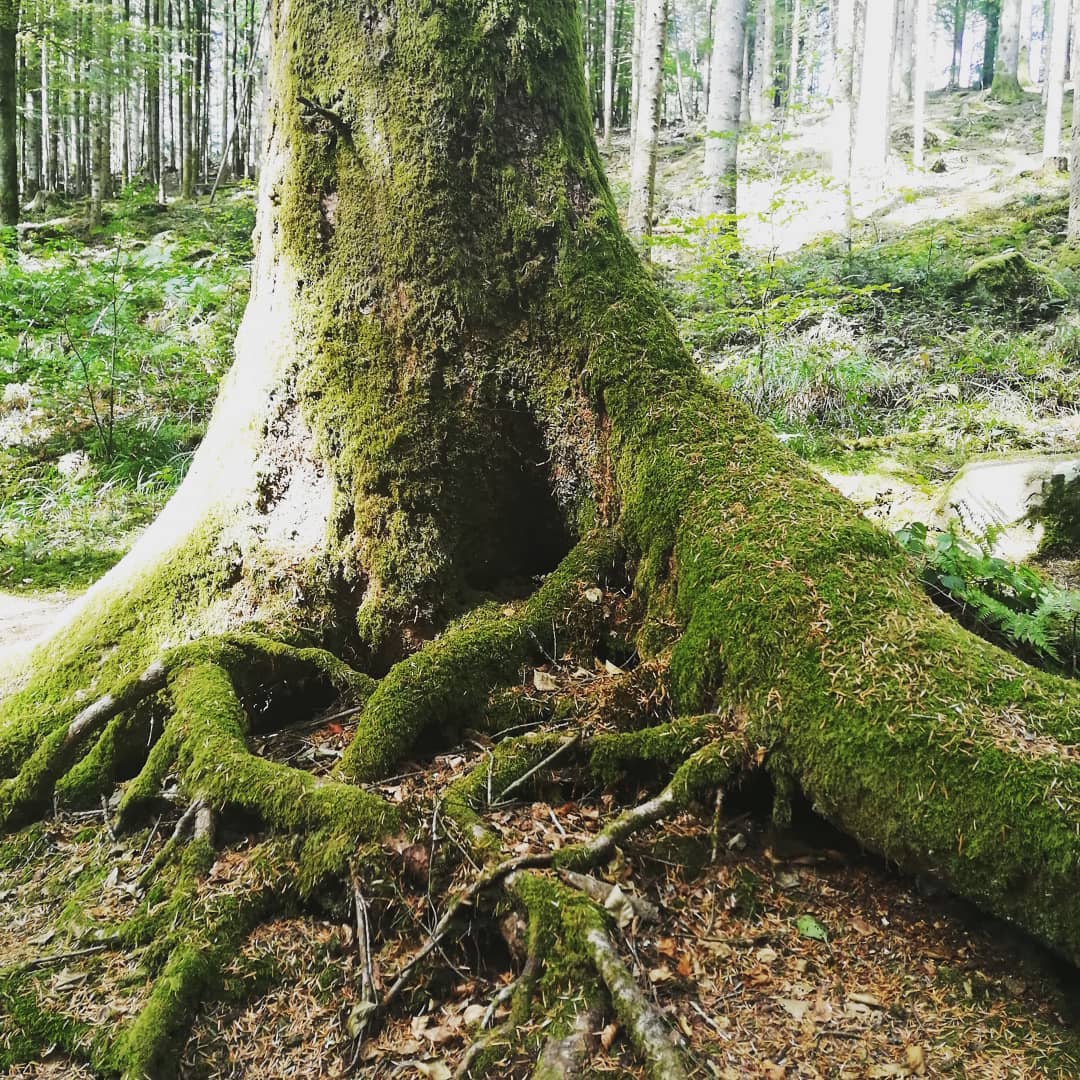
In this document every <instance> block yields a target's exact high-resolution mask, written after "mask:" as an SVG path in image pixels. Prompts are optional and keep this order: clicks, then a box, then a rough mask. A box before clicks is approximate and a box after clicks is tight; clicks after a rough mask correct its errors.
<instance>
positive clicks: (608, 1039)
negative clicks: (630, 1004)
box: [600, 1024, 619, 1050]
mask: <svg viewBox="0 0 1080 1080" xmlns="http://www.w3.org/2000/svg"><path fill="white" fill-rule="evenodd" d="M618 1035H619V1025H618V1024H608V1026H607V1027H606V1028H604V1030H603V1031H601V1032H600V1045H601V1046H602V1047H603V1048H604V1049H605V1050H610V1049H611V1047H612V1044H613V1043H614V1042H615V1040H616V1038H617V1037H618Z"/></svg>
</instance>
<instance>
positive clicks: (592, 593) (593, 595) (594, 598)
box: [585, 585, 604, 604]
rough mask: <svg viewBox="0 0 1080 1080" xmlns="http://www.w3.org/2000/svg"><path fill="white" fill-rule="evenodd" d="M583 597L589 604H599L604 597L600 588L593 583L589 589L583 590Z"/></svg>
mask: <svg viewBox="0 0 1080 1080" xmlns="http://www.w3.org/2000/svg"><path fill="white" fill-rule="evenodd" d="M585 599H586V600H588V601H589V603H590V604H599V603H600V601H601V600H603V599H604V593H603V591H602V590H601V589H598V588H597V587H596V586H595V585H594V586H593V587H592V588H591V589H586V590H585Z"/></svg>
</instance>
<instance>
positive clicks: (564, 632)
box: [340, 535, 615, 781]
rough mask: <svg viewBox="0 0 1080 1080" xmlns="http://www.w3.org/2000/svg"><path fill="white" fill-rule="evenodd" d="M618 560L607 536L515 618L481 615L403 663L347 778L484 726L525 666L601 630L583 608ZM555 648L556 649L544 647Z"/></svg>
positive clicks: (377, 703) (362, 734) (345, 767)
mask: <svg viewBox="0 0 1080 1080" xmlns="http://www.w3.org/2000/svg"><path fill="white" fill-rule="evenodd" d="M614 558H615V547H614V544H613V542H612V541H611V539H610V538H609V537H607V536H605V535H595V536H592V537H589V538H588V539H587V540H583V541H582V542H581V543H579V544H578V545H577V547H575V548H574V550H573V551H571V552H570V554H569V555H567V557H566V558H565V559H564V560H563V562H562V564H561V565H560V566H559V568H558V569H557V570H555V571H554V573H552V574H550V575H549V576H548V578H547V580H546V581H545V582H544V584H543V585H542V586H541V587H540V589H539V590H538V591H537V592H536V594H535V595H534V596H533V597H532V598H531V599H530V600H529V601H528V602H527V603H526V604H525V605H524V607H523V609H522V610H521V611H519V612H517V613H514V614H510V615H508V614H506V613H505V612H504V611H503V610H502V609H500V608H491V609H489V608H485V609H481V610H480V611H479V612H474V613H472V614H471V615H469V616H468V617H467V618H465V619H463V620H462V621H461V622H459V623H458V624H456V625H455V626H453V627H451V628H450V629H449V630H447V631H446V633H445V634H443V635H442V637H440V638H438V639H437V640H435V641H432V642H430V643H429V644H428V645H426V646H425V647H424V648H422V649H421V650H420V651H419V652H417V653H415V654H414V655H413V656H410V657H409V658H408V659H406V660H403V661H401V662H400V663H399V664H397V665H396V666H395V667H394V668H392V669H391V670H390V672H389V673H388V674H387V675H386V677H385V678H384V679H383V680H382V682H381V683H379V686H378V689H377V690H376V691H375V693H374V694H373V695H372V697H371V700H370V701H369V702H368V705H367V708H366V709H365V710H364V712H363V713H362V715H361V717H360V725H359V727H358V728H357V731H356V735H355V737H354V738H353V741H352V743H351V744H350V745H349V748H348V749H347V751H346V752H345V754H344V756H343V757H342V759H341V763H340V772H341V775H342V776H343V777H346V778H348V779H352V780H359V781H373V780H378V779H380V778H381V777H383V776H387V775H389V773H390V772H391V771H392V770H393V768H394V766H395V765H396V764H397V763H398V762H399V761H401V759H402V758H403V757H404V756H405V755H406V754H408V753H409V752H410V751H411V750H412V748H413V747H414V746H415V745H416V743H417V740H418V739H419V738H420V737H421V736H422V735H423V734H424V732H428V731H431V732H437V733H438V736H439V738H440V739H447V738H448V737H449V735H450V734H451V733H453V732H458V731H461V730H462V729H463V728H464V727H466V726H469V725H473V726H475V725H476V724H477V723H478V720H479V717H480V714H481V712H482V711H483V708H484V706H485V704H486V703H487V701H488V698H489V697H490V695H491V691H492V689H493V688H494V687H496V686H500V685H505V684H506V683H509V682H513V681H514V680H515V679H516V678H517V676H518V673H519V667H520V665H521V664H522V663H524V662H525V660H526V659H527V658H528V657H530V656H537V655H538V654H541V652H542V651H547V652H549V653H550V652H552V651H558V649H559V643H558V641H557V639H558V638H559V637H560V636H561V637H562V644H563V645H565V644H569V643H570V642H571V641H572V640H575V639H576V638H579V637H580V636H581V634H582V632H583V626H584V627H589V628H591V629H593V630H595V619H596V612H595V609H594V605H591V604H588V602H584V603H583V602H582V596H583V593H584V591H585V589H586V588H588V587H589V586H591V585H595V584H596V582H597V581H598V580H601V579H602V578H603V577H604V575H605V571H607V570H609V569H610V568H611V567H612V565H613V563H614ZM541 642H548V643H550V645H547V644H544V645H541V644H540V643H541Z"/></svg>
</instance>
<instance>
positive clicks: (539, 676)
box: [533, 668, 559, 693]
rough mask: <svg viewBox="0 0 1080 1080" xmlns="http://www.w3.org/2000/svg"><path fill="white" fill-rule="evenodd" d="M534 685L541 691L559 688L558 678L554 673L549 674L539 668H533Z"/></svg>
mask: <svg viewBox="0 0 1080 1080" xmlns="http://www.w3.org/2000/svg"><path fill="white" fill-rule="evenodd" d="M533 686H534V687H535V688H536V689H537V690H539V691H540V692H541V693H544V692H546V691H550V690H558V689H559V683H558V680H557V679H556V678H555V677H554V676H553V675H549V674H548V673H547V672H546V671H541V670H540V669H539V668H534V669H533Z"/></svg>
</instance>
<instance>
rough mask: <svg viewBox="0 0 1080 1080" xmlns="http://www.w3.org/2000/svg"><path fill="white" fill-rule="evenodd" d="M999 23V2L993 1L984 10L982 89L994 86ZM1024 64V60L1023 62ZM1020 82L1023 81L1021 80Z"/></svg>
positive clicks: (997, 0) (998, 0)
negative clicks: (984, 37) (984, 34)
mask: <svg viewBox="0 0 1080 1080" xmlns="http://www.w3.org/2000/svg"><path fill="white" fill-rule="evenodd" d="M1000 22H1001V3H1000V0H993V2H991V3H990V4H989V5H988V6H987V9H986V39H985V41H984V42H983V62H982V88H983V89H984V90H989V89H990V87H991V86H993V84H994V65H995V63H996V61H997V44H998V26H999V24H1000ZM1023 63H1025V64H1026V60H1024V61H1023ZM1021 81H1023V80H1022V79H1021Z"/></svg>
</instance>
